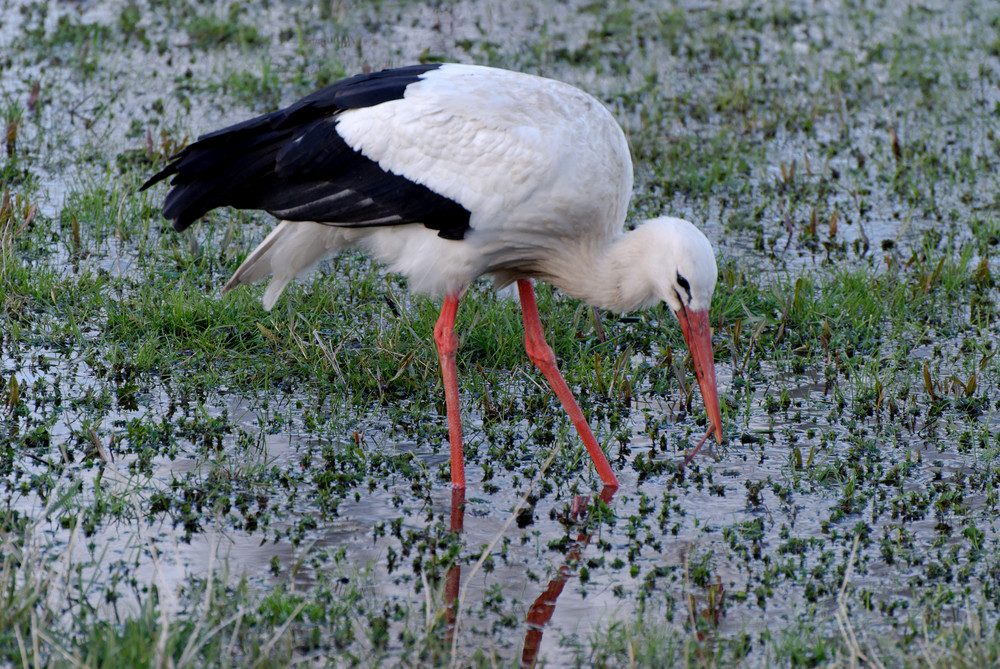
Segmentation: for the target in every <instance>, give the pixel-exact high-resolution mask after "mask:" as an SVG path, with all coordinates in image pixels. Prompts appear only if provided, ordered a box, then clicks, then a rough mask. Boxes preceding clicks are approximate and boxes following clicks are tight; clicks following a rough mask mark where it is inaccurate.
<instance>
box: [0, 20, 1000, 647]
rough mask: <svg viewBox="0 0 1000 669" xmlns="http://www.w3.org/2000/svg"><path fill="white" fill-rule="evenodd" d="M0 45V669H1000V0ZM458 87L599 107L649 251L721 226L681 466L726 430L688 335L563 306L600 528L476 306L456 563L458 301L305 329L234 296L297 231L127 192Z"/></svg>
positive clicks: (335, 308)
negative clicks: (180, 216)
mask: <svg viewBox="0 0 1000 669" xmlns="http://www.w3.org/2000/svg"><path fill="white" fill-rule="evenodd" d="M0 45H2V46H0V115H2V121H3V128H4V129H5V133H4V134H3V135H0V139H3V144H4V150H3V152H2V155H0V161H2V162H0V184H2V186H0V188H2V205H0V318H2V340H0V381H2V385H0V481H2V489H3V504H2V506H0V533H2V535H0V536H2V547H3V548H2V563H0V586H2V587H0V657H2V662H3V663H4V664H11V665H23V666H32V665H35V666H42V665H47V666H57V665H65V666H70V665H73V666H80V665H85V666H122V665H131V666H158V667H159V666H168V665H172V666H188V665H219V666H248V665H258V666H286V665H288V664H289V663H291V662H304V663H306V664H315V665H320V666H322V665H324V664H327V663H329V664H333V665H351V664H360V665H366V666H368V665H376V664H380V663H382V664H385V663H398V664H413V665H424V664H431V663H435V664H452V665H453V666H465V665H492V664H501V665H513V664H518V663H520V662H522V660H523V658H524V657H525V655H524V653H525V648H526V647H527V648H528V649H529V650H530V649H531V648H532V647H533V645H534V644H536V643H537V646H538V649H539V650H538V658H539V661H544V662H545V663H546V664H547V665H549V666H563V665H601V666H619V665H620V666H625V665H648V666H662V665H663V664H687V665H694V666H702V665H709V666H711V665H724V666H725V665H732V664H737V663H751V664H756V665H773V664H775V663H780V664H783V665H795V666H798V665H807V666H811V665H826V664H844V665H850V664H857V663H859V662H863V661H867V662H869V663H873V664H875V663H884V664H888V665H903V666H910V665H930V666H937V665H941V666H955V665H956V664H961V663H965V664H966V665H968V666H980V665H983V664H986V663H989V662H992V661H995V660H996V658H997V655H998V649H1000V642H998V637H997V634H996V631H995V629H996V625H997V622H998V619H1000V617H998V606H1000V548H998V532H997V526H996V522H995V516H996V512H997V508H998V503H1000V497H998V495H1000V492H998V488H997V486H998V478H1000V471H998V470H997V467H996V463H997V457H998V453H1000V418H998V414H997V409H998V407H1000V361H998V359H997V357H996V351H997V345H998V343H1000V342H998V339H1000V326H998V324H997V321H996V317H997V299H998V293H997V287H996V283H995V279H994V275H995V274H996V273H997V271H998V260H997V253H998V249H997V246H998V244H1000V222H998V205H1000V203H998V193H1000V189H998V150H1000V138H998V137H997V135H996V131H995V128H996V126H997V120H998V118H1000V91H998V80H1000V3H996V2H925V3H920V4H916V3H879V2H868V3H866V2H844V3H839V2H817V3H792V2H788V3H747V2H722V3H698V2H676V3H670V2H646V3H640V2H635V3H631V2H609V3H580V2H551V3H540V4H535V5H534V6H529V5H528V4H526V3H525V4H523V5H522V4H509V3H498V2H433V3H428V4H424V3H410V2H369V3H358V4H356V5H355V4H351V3H340V2H331V1H321V2H316V3H306V2H291V1H289V2H277V1H272V2H264V3H226V4H221V5H217V4H215V3H199V2H191V1H188V0H180V1H178V2H169V3H167V2H158V1H152V0H151V1H149V2H122V1H116V2H87V1H83V2H54V1H53V2H30V1H21V0H0ZM434 60H455V61H463V62H476V63H482V64H490V65H496V66H501V67H508V68H511V69H517V70H522V71H526V72H534V73H538V74H542V75H545V76H550V77H554V78H557V79H561V80H564V81H567V82H570V83H573V84H575V85H578V86H580V87H582V88H584V89H586V90H588V91H589V92H591V93H592V94H594V95H595V96H597V97H598V98H600V99H602V100H603V101H604V102H605V103H606V104H607V105H608V106H609V108H610V109H611V110H612V111H613V113H614V114H615V116H616V117H617V118H618V119H619V121H620V122H621V123H622V125H623V127H624V128H625V129H626V132H627V134H628V136H629V139H630V142H631V145H632V149H633V154H634V157H635V163H636V191H635V199H634V203H633V208H632V211H631V212H630V217H629V221H630V222H635V221H637V220H639V219H641V218H643V217H648V216H652V215H659V214H672V215H676V216H682V217H685V218H688V219H691V220H693V221H697V222H698V223H699V224H700V225H701V226H702V227H703V229H704V230H705V232H706V234H708V235H709V237H710V238H711V239H712V241H713V243H715V245H716V247H717V249H718V255H719V260H720V269H721V277H720V284H719V287H718V289H717V293H716V300H715V304H714V306H713V310H712V323H713V327H714V330H715V346H716V360H717V372H718V376H719V381H720V390H721V391H722V393H723V395H724V400H723V416H724V421H725V425H726V436H727V444H726V446H725V447H723V448H720V449H717V450H716V451H715V453H713V454H708V455H706V457H703V458H699V459H698V460H697V461H696V463H695V464H694V466H692V467H690V468H689V469H688V470H687V471H685V472H684V473H683V474H682V473H681V472H679V471H678V468H677V462H678V461H679V460H680V459H681V457H682V453H683V451H684V449H685V448H687V447H689V446H690V445H691V443H692V442H693V441H694V440H695V439H696V438H697V437H698V436H700V434H701V433H702V432H703V431H704V423H705V419H704V415H703V412H702V409H701V403H700V397H699V396H698V394H697V391H695V392H694V395H693V396H692V394H691V389H692V379H693V375H692V373H691V370H690V368H689V364H688V361H687V360H686V351H685V349H684V346H683V342H682V339H681V336H680V332H679V330H678V328H677V327H676V324H675V323H674V322H673V318H672V316H671V314H670V313H669V311H667V310H665V309H656V310H651V311H647V312H644V313H639V314H632V315H627V316H620V315H617V314H608V313H597V314H593V313H592V312H591V310H590V309H589V308H585V307H583V306H581V305H580V304H579V303H577V302H574V301H573V300H569V299H566V298H564V297H562V296H560V295H558V294H554V293H552V292H551V291H548V290H545V289H542V291H541V293H540V301H541V309H542V312H543V316H544V317H545V319H546V321H547V322H546V326H547V328H548V330H549V332H550V335H551V336H550V340H551V341H552V342H553V344H554V346H555V348H556V352H557V355H558V357H559V358H560V361H561V364H562V367H563V371H564V373H565V375H566V376H567V379H568V380H569V382H570V384H571V385H572V386H574V387H575V388H576V389H577V390H578V393H579V395H580V397H581V399H582V404H583V408H584V411H585V412H586V413H587V414H588V416H590V417H591V423H592V425H593V427H594V428H595V431H596V433H597V436H598V439H599V440H600V441H601V442H602V443H603V444H604V445H605V448H606V451H607V453H608V455H609V459H610V460H611V461H612V463H613V465H614V466H615V468H616V470H617V471H618V472H620V477H621V480H622V484H623V485H622V488H621V489H620V490H619V491H618V492H617V494H616V495H614V496H613V497H610V498H605V499H603V500H599V498H597V496H596V495H597V493H598V492H599V491H598V489H597V485H598V480H597V478H596V477H595V476H594V473H593V472H592V471H591V470H590V469H589V466H588V465H589V460H588V459H587V457H586V454H585V452H584V451H583V449H582V448H581V446H580V444H579V443H578V441H577V439H576V436H575V432H574V431H573V429H572V426H571V425H569V424H568V422H567V421H566V420H565V419H564V417H563V414H562V412H561V411H560V410H559V408H558V405H557V403H556V400H555V399H554V398H553V397H551V396H550V394H549V393H547V392H546V390H545V388H544V386H543V385H542V384H540V383H539V379H538V377H537V375H536V374H535V372H534V371H533V370H532V369H531V367H530V364H529V363H528V362H527V360H526V359H525V358H524V356H523V352H522V350H521V345H520V319H519V315H518V310H517V307H516V305H515V304H513V303H511V301H510V300H507V299H504V298H502V297H496V296H495V295H493V293H492V291H491V290H490V289H489V286H488V285H485V284H484V285H481V286H476V287H475V288H474V290H473V293H474V294H473V296H472V297H471V298H470V299H468V300H466V301H465V302H464V304H463V308H462V311H461V313H460V325H459V327H460V331H461V332H462V333H463V334H462V347H461V354H460V360H459V366H460V370H461V375H460V376H461V380H462V383H463V386H462V395H463V412H464V418H465V435H466V439H467V456H466V457H467V463H468V465H469V482H470V487H469V490H468V497H467V499H466V505H465V512H464V523H463V531H462V532H461V533H458V532H453V531H452V523H453V520H454V519H453V513H454V512H453V508H452V499H451V493H450V491H449V489H448V483H447V481H448V469H447V447H446V446H445V445H444V444H445V443H446V429H445V425H444V422H443V420H442V416H443V413H444V407H443V400H442V398H441V393H440V383H439V380H438V370H437V363H436V356H435V353H434V351H433V349H432V346H431V344H430V340H429V333H430V332H431V330H432V328H433V323H434V320H435V318H436V306H435V305H434V304H433V303H432V302H430V301H428V300H425V299H423V298H413V297H410V296H409V295H408V294H407V292H406V290H405V285H404V284H403V283H402V282H401V280H400V279H399V278H398V277H394V276H386V275H383V274H382V273H381V272H379V270H378V268H377V267H373V266H372V265H371V264H370V263H368V262H367V261H366V260H365V259H364V258H363V257H362V256H360V255H356V254H347V255H345V256H343V257H341V258H340V259H338V260H337V261H336V262H333V263H331V264H330V265H329V266H327V267H326V268H324V269H323V270H322V271H321V272H319V273H317V274H316V275H315V276H314V277H313V278H312V279H311V280H309V281H306V282H304V283H301V284H299V285H298V286H297V287H295V288H294V289H292V290H291V291H289V293H288V294H287V295H286V297H284V298H283V300H282V302H281V303H280V305H279V308H277V309H275V310H274V312H272V313H266V312H264V311H263V310H262V309H261V307H260V302H259V297H260V292H261V289H249V290H241V291H238V292H237V293H236V294H234V295H231V296H227V297H226V298H220V297H219V295H218V290H219V287H220V286H221V285H222V283H223V282H224V281H225V279H226V278H227V277H228V276H229V274H231V272H232V271H233V270H234V269H235V267H236V266H237V265H238V263H239V261H240V259H241V258H242V256H243V255H244V254H245V253H246V252H247V251H248V250H249V248H251V247H252V245H253V244H254V242H255V240H259V239H260V238H261V237H262V236H263V235H264V234H266V231H267V230H268V229H269V227H270V225H271V221H269V220H268V217H266V216H263V215H258V214H256V213H246V212H235V211H216V212H213V213H211V214H210V215H209V216H207V217H206V220H205V221H203V222H202V223H200V224H199V225H197V226H195V227H194V228H193V229H192V230H191V232H190V233H185V234H177V233H174V232H173V231H171V230H170V229H169V227H168V226H167V225H166V224H165V222H164V221H163V219H162V218H161V217H160V216H159V214H158V210H157V206H158V204H159V202H160V199H161V197H162V195H163V194H164V191H163V190H162V189H155V190H153V191H152V192H146V193H141V194H140V193H137V192H136V191H137V187H138V185H139V184H141V183H142V182H143V181H144V180H145V178H146V177H147V176H148V175H149V174H151V173H152V172H153V171H155V170H156V169H157V168H158V167H159V166H161V165H162V164H163V162H164V160H165V159H166V157H167V156H168V155H170V154H171V153H172V152H174V151H175V150H176V149H178V148H179V147H181V146H183V145H184V143H185V142H187V141H189V140H191V139H192V138H194V137H196V136H197V135H199V134H201V133H204V132H207V131H210V130H213V129H216V128H218V127H220V126H222V125H226V124H228V123H230V122H235V121H237V120H241V119H243V118H246V117H248V116H250V115H253V114H256V113H261V112H264V111H268V110H270V109H273V108H275V107H277V106H278V105H281V104H284V103H288V102H291V101H292V100H294V99H295V98H297V97H298V96H300V95H302V94H305V93H307V92H309V91H311V90H313V89H315V88H317V87H319V86H322V85H324V84H327V83H329V82H332V81H334V80H336V79H338V78H340V77H342V76H344V75H347V74H352V73H356V72H359V71H361V70H362V69H363V68H365V67H371V68H374V69H379V68H382V67H389V66H395V65H402V64H407V63H412V62H416V61H434ZM598 324H599V327H598V326H597V325H598ZM584 494H585V495H590V497H591V500H592V505H591V507H590V510H589V512H587V513H585V514H581V513H576V514H574V509H573V503H574V500H576V499H577V496H578V495H584ZM522 500H523V501H522ZM519 504H520V506H519ZM509 521H510V522H509ZM449 584H451V587H452V588H454V587H455V586H456V585H457V586H458V587H459V588H460V593H461V599H460V602H459V604H458V606H457V614H456V615H457V616H458V618H459V620H460V622H459V624H458V626H457V632H455V633H454V634H453V635H452V636H451V638H449V634H448V629H449V627H452V628H454V626H453V625H452V624H449V618H450V617H451V614H449V607H448V606H447V605H446V603H447V601H448V600H449V592H451V593H454V590H451V591H449ZM543 593H548V594H546V595H544V596H543V597H542V598H541V599H542V601H546V602H547V601H554V604H555V606H554V609H552V611H553V612H552V616H551V619H550V620H549V621H548V623H547V624H546V625H544V626H539V625H538V624H537V620H536V621H535V622H534V623H530V624H529V622H528V617H529V610H530V609H531V607H532V605H533V603H535V602H536V600H538V599H539V596H540V595H543Z"/></svg>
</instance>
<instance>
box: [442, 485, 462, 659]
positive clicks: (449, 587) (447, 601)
mask: <svg viewBox="0 0 1000 669" xmlns="http://www.w3.org/2000/svg"><path fill="white" fill-rule="evenodd" d="M464 521H465V488H452V489H451V531H452V532H454V533H456V534H461V533H462V525H463V523H464ZM461 582H462V567H460V566H459V564H458V563H457V562H456V563H455V564H454V565H452V567H451V569H449V570H448V575H447V576H446V577H445V582H444V605H445V610H444V617H445V620H446V621H447V623H448V628H447V632H446V634H445V638H446V639H447V641H448V644H449V645H451V641H452V638H453V636H454V634H455V607H456V606H457V604H458V588H459V585H460V584H461Z"/></svg>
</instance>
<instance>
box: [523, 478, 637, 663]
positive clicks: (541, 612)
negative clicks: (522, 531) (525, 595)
mask: <svg viewBox="0 0 1000 669" xmlns="http://www.w3.org/2000/svg"><path fill="white" fill-rule="evenodd" d="M616 490H618V486H617V485H615V486H604V490H602V491H601V495H600V499H601V501H603V502H604V503H605V504H608V505H610V504H611V499H612V498H613V497H614V496H615V491H616ZM588 501H589V499H588V498H587V497H586V496H585V495H580V496H578V497H577V498H576V499H575V500H573V506H572V507H571V509H570V517H571V518H572V519H573V520H583V519H584V518H583V516H585V514H586V510H587V502H588ZM589 543H590V534H588V533H586V532H580V534H579V535H578V536H577V537H576V541H575V542H574V543H573V545H572V546H570V549H569V550H568V551H567V552H566V560H565V562H563V564H562V565H561V566H560V567H559V571H558V572H557V573H556V576H555V578H553V579H552V580H551V581H549V587H548V588H546V589H545V592H543V593H542V594H540V595H539V596H538V598H537V599H536V600H535V603H534V604H532V605H531V608H530V609H528V620H527V622H528V633H527V634H525V635H524V650H523V651H522V652H521V666H522V667H533V666H534V665H535V661H536V660H537V659H538V649H539V648H541V645H542V633H543V632H544V631H545V626H546V625H547V624H548V623H549V621H550V620H552V614H553V613H555V611H556V600H557V599H558V598H559V595H560V594H562V591H563V587H564V586H565V585H566V581H567V580H569V578H570V576H572V575H573V571H574V567H573V566H571V565H575V564H576V563H577V562H578V561H579V559H580V556H581V555H582V554H583V549H584V548H586V547H587V545H588V544H589Z"/></svg>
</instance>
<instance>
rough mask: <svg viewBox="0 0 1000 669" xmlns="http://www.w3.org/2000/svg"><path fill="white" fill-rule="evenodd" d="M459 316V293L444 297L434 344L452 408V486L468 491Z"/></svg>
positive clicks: (447, 403) (449, 404)
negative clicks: (460, 401) (458, 353)
mask: <svg viewBox="0 0 1000 669" xmlns="http://www.w3.org/2000/svg"><path fill="white" fill-rule="evenodd" d="M457 313H458V293H449V294H448V295H447V297H445V298H444V305H442V307H441V316H440V317H438V321H437V325H436V326H435V327H434V341H435V342H436V343H437V349H438V357H439V358H440V360H441V379H442V381H443V382H444V400H445V405H446V407H447V409H448V437H449V438H450V441H451V486H452V487H453V488H465V460H464V456H463V452H462V414H461V413H460V412H459V409H458V371H457V369H456V367H455V352H456V351H458V337H457V336H456V335H455V315H456V314H457Z"/></svg>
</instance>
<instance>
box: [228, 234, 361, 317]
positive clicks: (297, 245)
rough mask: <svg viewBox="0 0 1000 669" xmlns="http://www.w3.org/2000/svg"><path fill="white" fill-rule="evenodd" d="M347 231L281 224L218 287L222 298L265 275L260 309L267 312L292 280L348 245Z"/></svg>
mask: <svg viewBox="0 0 1000 669" xmlns="http://www.w3.org/2000/svg"><path fill="white" fill-rule="evenodd" d="M349 234H351V232H350V230H347V229H344V228H338V227H333V226H329V225H321V224H319V223H309V222H300V221H282V222H281V224H280V225H278V227H276V228H275V229H274V230H272V231H271V234H269V235H268V236H267V237H265V238H264V241H262V242H261V243H260V244H258V245H257V248H255V249H254V250H253V251H252V252H251V253H250V255H249V256H247V258H246V260H244V261H243V264H242V265H240V266H239V269H237V270H236V273H235V274H233V276H232V278H230V279H229V281H227V282H226V285H225V286H224V287H223V288H222V294H223V295H225V294H226V293H228V292H229V291H231V290H232V289H233V288H236V287H237V286H240V285H242V284H250V283H255V282H257V281H260V280H261V279H262V278H264V277H266V276H267V275H268V274H270V275H271V282H270V283H269V284H268V286H267V289H266V290H265V291H264V298H263V304H264V309H266V310H267V311H270V310H271V309H272V308H273V307H274V305H275V303H276V302H277V301H278V298H279V297H281V293H282V292H283V291H284V290H285V286H287V285H288V284H289V282H291V280H292V279H294V278H296V277H298V276H304V275H306V274H308V273H309V272H310V271H311V270H312V269H313V268H314V267H315V266H316V265H317V264H318V263H319V262H320V261H321V260H324V259H326V258H329V257H332V256H334V255H336V253H337V252H338V251H339V250H340V249H341V248H343V247H344V246H345V245H346V244H348V243H349V240H348V239H347V236H348V235H349Z"/></svg>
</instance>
